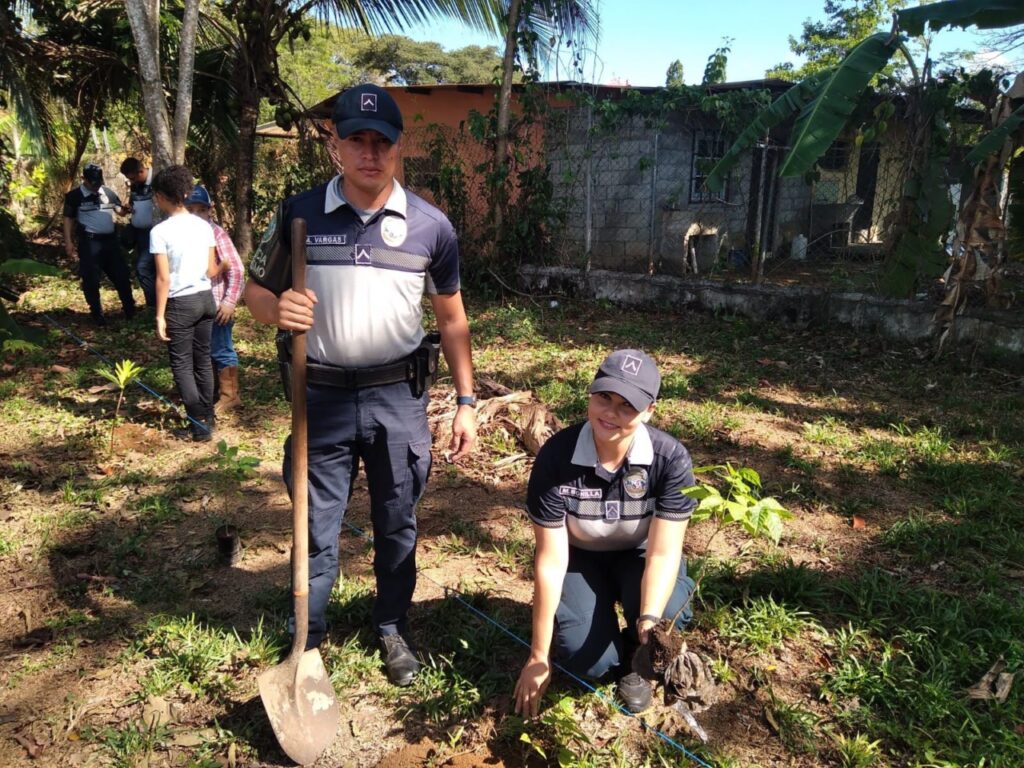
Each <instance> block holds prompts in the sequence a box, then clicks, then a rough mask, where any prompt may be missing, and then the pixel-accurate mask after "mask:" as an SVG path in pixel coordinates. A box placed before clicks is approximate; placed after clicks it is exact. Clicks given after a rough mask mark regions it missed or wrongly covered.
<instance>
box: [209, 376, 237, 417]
mask: <svg viewBox="0 0 1024 768" xmlns="http://www.w3.org/2000/svg"><path fill="white" fill-rule="evenodd" d="M217 381H218V383H219V384H220V397H218V398H217V402H216V403H214V407H215V408H216V409H217V410H218V411H219V412H221V413H223V412H224V411H230V410H232V409H233V408H241V407H242V399H241V398H240V397H239V396H238V366H237V365H233V366H231V367H230V368H221V369H220V370H219V371H218V372H217Z"/></svg>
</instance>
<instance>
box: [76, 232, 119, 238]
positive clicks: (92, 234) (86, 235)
mask: <svg viewBox="0 0 1024 768" xmlns="http://www.w3.org/2000/svg"><path fill="white" fill-rule="evenodd" d="M81 235H82V237H84V238H85V239H87V240H113V239H114V233H113V232H104V233H100V232H86V231H85V230H82V233H81Z"/></svg>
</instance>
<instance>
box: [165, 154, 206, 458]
mask: <svg viewBox="0 0 1024 768" xmlns="http://www.w3.org/2000/svg"><path fill="white" fill-rule="evenodd" d="M192 188H193V181H192V172H191V171H190V170H189V169H188V168H186V167H185V166H183V165H172V166H170V167H168V168H164V169H163V170H162V171H160V172H159V173H158V174H156V176H155V177H154V178H153V199H154V202H155V203H156V206H157V207H158V208H159V209H160V211H161V212H162V213H163V214H164V215H165V216H166V217H167V218H166V219H164V221H162V222H160V223H159V224H157V225H156V226H155V227H153V229H152V230H151V231H150V234H149V249H150V252H151V253H152V254H153V261H154V263H155V264H156V333H157V337H158V338H159V339H160V340H161V341H164V342H168V346H167V349H168V352H169V355H170V359H171V373H172V374H173V375H174V383H175V384H176V385H177V387H178V392H179V393H180V394H181V399H182V400H183V401H184V403H185V412H186V413H187V414H188V416H189V425H188V429H187V431H183V432H182V433H181V436H183V437H190V438H191V439H193V440H201V441H207V440H210V439H212V437H213V426H214V424H213V422H214V419H213V366H212V364H211V362H210V334H211V332H212V329H213V319H214V317H215V316H216V314H217V305H216V302H215V301H214V299H213V291H212V286H211V283H210V279H211V278H212V277H214V276H215V275H216V274H217V272H218V270H219V267H218V266H217V258H216V247H215V242H214V235H213V229H212V228H211V227H210V225H209V224H208V223H207V222H205V221H203V220H202V219H201V218H199V217H198V216H194V215H193V214H191V213H189V212H188V210H187V209H186V208H185V200H186V199H188V196H189V195H190V194H191V193H192Z"/></svg>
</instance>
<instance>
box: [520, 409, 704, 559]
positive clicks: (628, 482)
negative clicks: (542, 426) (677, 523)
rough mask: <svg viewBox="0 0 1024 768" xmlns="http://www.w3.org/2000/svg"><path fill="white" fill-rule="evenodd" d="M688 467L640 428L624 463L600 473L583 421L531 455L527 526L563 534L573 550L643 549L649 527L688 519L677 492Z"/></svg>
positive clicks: (677, 450)
mask: <svg viewBox="0 0 1024 768" xmlns="http://www.w3.org/2000/svg"><path fill="white" fill-rule="evenodd" d="M693 484H694V482H693V463H692V461H691V459H690V454H689V452H688V451H687V450H686V448H684V447H683V445H682V443H680V442H679V441H678V440H676V439H675V438H674V437H672V436H671V435H669V434H667V433H665V432H662V431H661V430H660V429H655V428H654V427H648V426H647V425H645V424H641V425H640V427H639V428H638V429H637V431H636V433H635V434H634V436H633V444H632V445H631V446H630V448H629V453H628V454H627V455H626V460H625V461H624V462H623V464H622V466H621V467H619V469H618V471H617V472H614V473H613V472H608V471H607V470H606V469H605V468H604V467H602V466H601V463H600V462H599V461H598V458H597V449H596V447H595V445H594V434H593V431H592V429H591V427H590V423H589V422H584V423H582V424H577V425H576V426H572V427H568V428H567V429H563V430H562V431H561V432H559V433H558V434H556V435H554V436H553V437H552V438H551V439H550V440H548V441H547V442H546V443H545V444H544V447H542V448H541V449H540V452H539V453H538V454H537V461H536V462H535V463H534V465H533V471H532V472H531V473H530V483H529V487H528V489H527V492H526V509H527V513H528V514H529V516H530V519H531V520H532V521H533V522H535V523H536V524H537V525H541V526H544V527H545V528H561V527H562V526H563V525H564V526H566V528H567V529H568V534H569V543H570V544H571V545H572V546H574V547H579V548H580V549H588V550H593V551H602V552H603V551H611V550H622V549H636V548H645V547H646V546H647V533H648V531H649V530H650V527H651V520H652V519H653V518H654V517H660V518H663V519H666V520H688V519H689V518H690V516H691V515H692V514H693V510H694V508H695V507H696V506H697V502H696V501H694V500H693V499H691V498H689V497H687V496H684V495H683V494H682V489H683V488H687V487H689V486H691V485H693Z"/></svg>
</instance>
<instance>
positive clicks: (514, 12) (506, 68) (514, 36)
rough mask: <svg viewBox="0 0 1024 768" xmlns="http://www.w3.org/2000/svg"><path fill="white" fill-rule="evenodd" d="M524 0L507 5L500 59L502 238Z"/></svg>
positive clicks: (498, 213) (497, 206)
mask: <svg viewBox="0 0 1024 768" xmlns="http://www.w3.org/2000/svg"><path fill="white" fill-rule="evenodd" d="M522 7H523V0H511V2H509V5H508V27H507V29H506V30H505V54H504V56H503V57H502V60H501V88H500V89H499V90H498V124H497V130H496V132H497V135H496V136H495V142H494V178H495V179H499V180H500V181H501V186H500V187H498V188H497V189H496V190H495V193H496V194H494V195H493V196H492V198H491V201H492V207H493V210H492V217H493V219H494V228H495V232H496V234H497V236H498V238H499V239H500V238H501V228H502V225H503V223H504V222H503V218H504V209H505V199H506V197H507V194H506V190H507V184H508V180H507V178H505V177H506V176H507V166H508V126H509V122H510V114H509V113H510V112H511V110H512V74H513V71H514V68H515V61H516V48H517V42H518V32H519V15H520V12H521V11H522Z"/></svg>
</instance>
